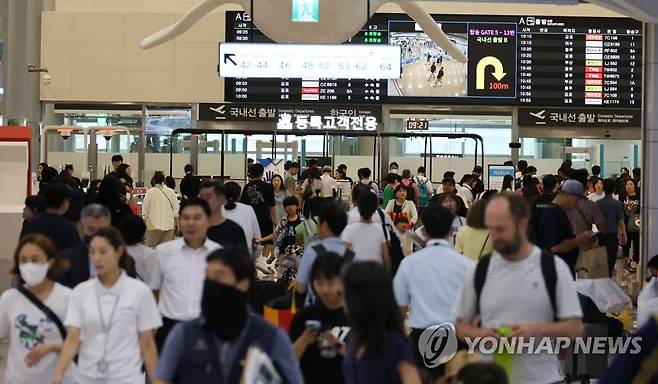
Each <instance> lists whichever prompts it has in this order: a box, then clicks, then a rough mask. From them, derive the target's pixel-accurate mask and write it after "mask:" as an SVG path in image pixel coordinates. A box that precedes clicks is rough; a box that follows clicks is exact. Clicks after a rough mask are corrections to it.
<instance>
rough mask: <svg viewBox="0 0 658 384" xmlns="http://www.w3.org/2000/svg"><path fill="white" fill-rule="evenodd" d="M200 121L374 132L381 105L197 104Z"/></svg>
mask: <svg viewBox="0 0 658 384" xmlns="http://www.w3.org/2000/svg"><path fill="white" fill-rule="evenodd" d="M199 120H200V121H216V122H219V121H228V122H232V121H243V122H271V123H273V124H276V129H277V130H291V131H292V130H295V131H304V130H337V131H338V130H339V131H377V129H378V127H379V124H381V121H382V110H381V106H376V105H351V106H349V107H348V106H331V105H328V106H325V105H312V106H307V105H294V104H293V105H290V104H285V105H272V104H251V103H249V104H243V103H216V104H199Z"/></svg>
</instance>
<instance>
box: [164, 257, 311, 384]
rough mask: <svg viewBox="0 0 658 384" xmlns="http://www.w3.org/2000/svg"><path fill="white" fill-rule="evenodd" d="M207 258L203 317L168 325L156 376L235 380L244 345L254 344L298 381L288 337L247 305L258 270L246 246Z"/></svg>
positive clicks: (287, 380) (178, 380) (287, 379)
mask: <svg viewBox="0 0 658 384" xmlns="http://www.w3.org/2000/svg"><path fill="white" fill-rule="evenodd" d="M206 261H207V265H206V277H205V281H204V283H203V296H202V299H201V316H200V317H198V318H196V319H193V320H190V321H186V322H182V323H178V324H176V326H175V327H174V328H173V329H172V331H171V333H170V334H169V336H168V337H167V341H166V343H165V347H164V350H163V351H162V355H161V356H160V361H159V364H158V367H157V370H156V376H157V378H158V379H159V380H162V381H163V382H165V383H174V382H175V383H190V384H192V383H194V384H196V383H227V384H230V383H239V382H240V378H241V376H242V370H243V368H244V365H243V363H244V360H245V357H246V355H247V351H248V349H249V348H250V347H258V348H259V349H261V350H262V352H264V353H266V354H267V355H268V356H269V357H270V359H272V362H273V363H274V366H275V367H276V369H277V372H278V373H279V375H280V376H281V377H282V378H283V381H284V382H285V383H288V384H298V383H301V382H302V376H301V372H300V370H299V365H298V363H297V361H296V360H295V356H294V353H293V350H292V346H291V344H290V339H289V338H288V336H287V335H286V334H285V333H284V332H283V331H282V330H281V329H279V328H276V327H274V326H273V325H270V324H269V323H267V322H266V321H265V320H264V319H263V318H262V317H260V316H259V315H256V314H255V313H253V312H252V311H251V309H250V308H249V305H248V299H247V294H248V292H249V289H250V288H251V287H253V285H254V281H255V279H256V269H255V267H254V263H253V261H252V259H251V257H250V256H249V254H248V253H247V250H246V249H244V247H230V248H226V249H220V250H216V251H214V252H213V253H211V254H210V255H208V258H207V259H206Z"/></svg>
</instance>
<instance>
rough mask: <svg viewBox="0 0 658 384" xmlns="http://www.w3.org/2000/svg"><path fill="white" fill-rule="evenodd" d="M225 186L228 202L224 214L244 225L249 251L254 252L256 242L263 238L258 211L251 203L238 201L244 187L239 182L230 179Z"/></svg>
mask: <svg viewBox="0 0 658 384" xmlns="http://www.w3.org/2000/svg"><path fill="white" fill-rule="evenodd" d="M224 187H225V188H226V204H224V206H223V207H222V214H224V217H225V218H227V219H229V220H233V221H235V222H236V223H238V224H239V225H240V226H241V227H242V230H243V231H244V237H245V239H247V244H246V246H247V249H248V250H249V253H252V252H253V246H254V242H255V241H256V240H257V239H260V238H261V234H260V226H258V218H257V217H256V212H254V209H253V208H252V207H251V206H250V205H246V204H242V203H239V202H238V200H240V194H241V193H242V188H241V187H240V185H239V184H238V183H236V182H234V181H229V182H227V183H226V184H224Z"/></svg>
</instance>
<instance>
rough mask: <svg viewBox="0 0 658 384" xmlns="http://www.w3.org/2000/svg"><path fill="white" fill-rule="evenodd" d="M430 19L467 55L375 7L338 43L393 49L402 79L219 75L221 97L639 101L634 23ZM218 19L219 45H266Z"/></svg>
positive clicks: (244, 18)
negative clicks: (222, 31) (221, 27)
mask: <svg viewBox="0 0 658 384" xmlns="http://www.w3.org/2000/svg"><path fill="white" fill-rule="evenodd" d="M433 18H434V20H436V22H437V24H438V26H439V27H440V28H441V30H442V31H443V32H444V33H445V34H446V35H447V37H448V38H449V40H450V41H451V42H452V43H453V45H455V46H456V47H457V49H459V50H460V51H461V52H462V53H463V54H464V55H465V56H466V57H467V58H468V61H467V62H460V61H458V60H456V59H454V58H452V57H451V56H450V55H449V54H447V53H446V52H445V51H444V50H443V49H441V48H440V47H438V46H437V45H436V44H435V43H434V42H433V41H432V40H431V39H430V38H429V37H428V36H427V35H426V34H425V33H424V32H423V31H422V29H420V27H419V26H418V25H417V24H416V23H415V22H414V21H413V20H412V19H411V18H409V17H408V16H406V15H404V14H377V15H375V16H373V18H371V20H370V21H369V22H368V24H367V25H366V26H364V28H363V29H362V30H361V31H360V32H359V33H357V34H356V35H355V36H354V37H353V38H352V39H350V40H349V41H347V42H345V43H346V44H355V43H356V44H394V45H398V46H400V48H401V52H402V56H401V65H402V73H401V77H400V79H395V80H378V79H371V80H350V79H299V78H297V79H293V78H289V79H288V78H286V79H245V78H227V79H226V82H225V84H226V90H225V94H226V100H227V101H233V102H240V101H244V102H247V101H251V102H311V103H313V102H332V103H355V102H358V103H377V104H382V103H422V104H428V103H445V104H486V105H520V106H523V105H532V106H538V105H541V106H550V107H565V106H568V107H589V106H593V107H597V106H598V107H601V106H605V105H615V106H617V107H620V108H640V107H641V101H642V99H641V95H642V24H641V23H640V22H639V21H636V20H633V19H626V18H586V17H549V16H483V15H433ZM226 19H227V20H226V41H227V42H244V43H249V42H253V43H265V42H271V41H270V40H269V39H268V38H267V37H266V36H264V35H263V33H262V32H260V31H259V30H258V29H257V28H256V27H255V26H254V25H253V23H251V20H250V19H249V15H248V14H246V13H244V12H227V13H226ZM220 65H221V63H220Z"/></svg>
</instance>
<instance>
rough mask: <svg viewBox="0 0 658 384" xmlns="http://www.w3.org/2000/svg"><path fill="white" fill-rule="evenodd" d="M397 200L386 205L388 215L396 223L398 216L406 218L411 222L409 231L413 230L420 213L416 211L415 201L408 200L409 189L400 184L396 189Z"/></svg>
mask: <svg viewBox="0 0 658 384" xmlns="http://www.w3.org/2000/svg"><path fill="white" fill-rule="evenodd" d="M394 192H395V199H393V200H390V201H389V202H388V204H386V213H387V214H388V215H389V216H390V217H391V220H393V222H395V220H396V219H397V218H398V216H404V217H406V218H407V220H408V221H409V229H412V228H413V226H414V224H416V221H418V211H416V204H415V203H414V202H413V201H410V200H407V187H405V186H404V184H399V185H398V186H397V187H395V190H394Z"/></svg>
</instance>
